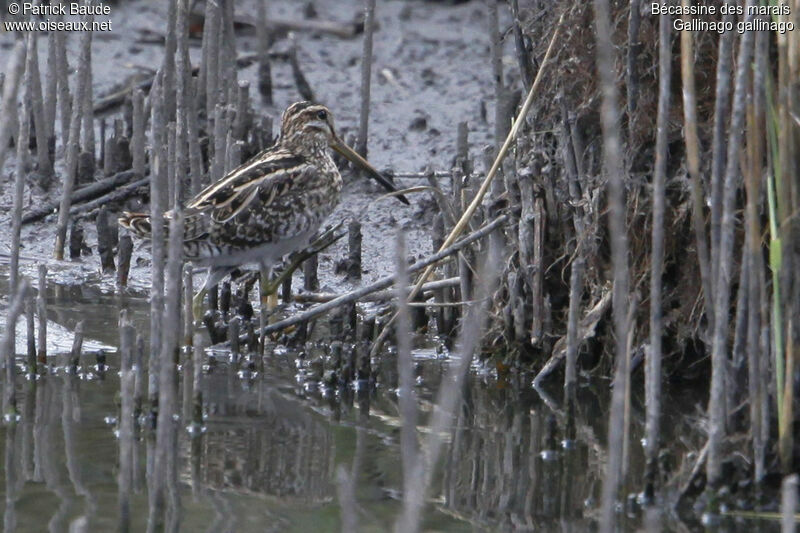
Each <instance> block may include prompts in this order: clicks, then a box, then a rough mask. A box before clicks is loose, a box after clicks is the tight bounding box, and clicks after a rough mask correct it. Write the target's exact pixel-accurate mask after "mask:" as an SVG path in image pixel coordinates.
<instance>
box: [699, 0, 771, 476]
mask: <svg viewBox="0 0 800 533" xmlns="http://www.w3.org/2000/svg"><path fill="white" fill-rule="evenodd" d="M685 1H687V2H688V1H689V0H685ZM755 46H756V48H755V59H754V65H755V67H754V69H753V103H752V108H751V113H750V114H749V120H748V125H747V131H748V140H747V147H748V159H749V162H750V164H749V166H748V171H747V174H746V179H745V188H746V191H747V201H746V206H745V224H746V226H745V228H746V230H745V245H746V246H747V250H748V261H749V266H750V268H749V271H750V272H749V273H750V275H749V276H748V277H747V291H748V292H747V300H748V306H747V376H748V379H747V386H748V397H749V405H750V432H751V438H752V443H753V463H754V465H753V480H754V481H755V482H756V483H760V482H761V480H762V479H763V477H764V474H765V472H764V459H765V456H764V450H765V442H766V439H764V438H763V432H764V430H765V429H768V427H769V423H768V422H765V421H764V420H762V416H761V413H762V411H763V410H766V408H767V403H768V397H767V395H766V394H765V390H764V388H763V387H762V383H763V381H764V378H763V377H762V375H767V374H769V369H768V367H769V365H768V364H766V362H765V361H764V359H763V352H762V351H761V342H760V335H761V314H760V309H761V292H760V288H759V281H760V280H761V279H762V278H761V268H760V265H761V260H762V258H761V250H762V244H761V223H760V221H759V214H758V202H759V191H760V185H761V176H762V174H761V172H762V169H763V163H762V162H763V157H764V137H763V136H762V135H761V134H760V133H759V132H761V131H763V129H764V128H765V127H766V123H765V114H766V111H765V108H766V102H765V100H766V79H765V76H766V71H767V68H768V67H767V46H768V35H767V34H766V33H765V32H758V34H757V35H756V45H755ZM767 379H768V378H767ZM763 426H767V427H766V428H764V427H763Z"/></svg>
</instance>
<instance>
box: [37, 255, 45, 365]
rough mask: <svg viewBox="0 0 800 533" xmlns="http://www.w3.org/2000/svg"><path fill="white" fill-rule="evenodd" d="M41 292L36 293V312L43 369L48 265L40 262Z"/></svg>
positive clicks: (40, 360)
mask: <svg viewBox="0 0 800 533" xmlns="http://www.w3.org/2000/svg"><path fill="white" fill-rule="evenodd" d="M38 271H39V292H38V294H37V295H36V314H37V315H39V335H38V339H37V340H38V344H39V353H38V354H37V360H38V363H39V364H40V365H41V367H42V369H44V367H45V366H46V365H47V265H43V264H41V263H40V264H39V266H38Z"/></svg>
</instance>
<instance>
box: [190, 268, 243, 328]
mask: <svg viewBox="0 0 800 533" xmlns="http://www.w3.org/2000/svg"><path fill="white" fill-rule="evenodd" d="M233 271H234V267H210V268H209V269H208V274H207V275H206V281H205V282H204V283H203V286H202V287H201V288H200V290H199V291H197V294H195V296H194V298H192V314H193V315H194V320H195V322H202V321H203V315H204V312H203V299H204V298H205V297H206V294H207V293H208V289H210V288H212V287H213V286H214V285H216V284H218V283H219V282H220V281H222V279H223V278H224V277H225V276H227V275H228V274H230V273H231V272H233Z"/></svg>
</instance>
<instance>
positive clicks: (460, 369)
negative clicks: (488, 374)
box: [395, 250, 498, 532]
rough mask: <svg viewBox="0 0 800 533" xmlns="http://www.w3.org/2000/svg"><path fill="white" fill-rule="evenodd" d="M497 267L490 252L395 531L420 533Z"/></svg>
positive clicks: (478, 342) (445, 378) (479, 334)
mask: <svg viewBox="0 0 800 533" xmlns="http://www.w3.org/2000/svg"><path fill="white" fill-rule="evenodd" d="M493 252H494V253H493ZM497 264H498V258H497V253H496V252H495V251H494V250H492V251H490V252H489V254H488V257H487V259H486V263H485V264H484V265H483V268H482V269H480V271H479V272H480V273H481V275H480V276H478V280H480V283H478V284H477V287H476V289H475V295H476V302H475V303H473V304H471V305H470V306H469V308H468V309H467V310H466V316H465V317H464V320H463V327H462V328H461V333H460V335H459V339H458V342H457V343H456V345H457V349H456V351H455V352H454V354H453V364H452V365H450V367H449V368H448V370H447V374H446V375H445V377H444V379H443V380H442V385H441V388H440V389H439V393H438V395H437V401H436V407H435V409H434V412H433V416H432V419H431V423H430V432H429V434H428V438H427V441H426V445H425V446H423V447H422V448H423V449H424V452H423V456H422V457H421V458H420V460H419V461H417V462H416V464H415V465H414V468H413V472H412V473H411V474H410V476H411V479H412V482H411V486H410V487H408V488H407V490H405V491H404V498H403V511H402V513H401V515H400V516H399V517H398V519H397V521H396V522H395V531H401V532H415V531H419V527H420V522H421V518H422V508H423V504H424V498H425V494H426V492H427V490H428V488H429V487H430V484H431V480H432V478H433V473H434V470H435V468H436V463H437V461H438V459H439V455H440V454H441V449H442V444H443V440H442V435H443V434H444V433H445V431H446V429H447V427H448V425H449V424H450V421H451V418H452V415H453V413H454V412H455V408H456V406H457V405H458V403H459V402H460V401H461V399H462V394H463V384H464V379H465V377H466V375H467V372H468V371H469V367H470V364H471V363H472V357H473V354H474V352H475V350H476V349H477V348H478V346H479V345H480V339H481V335H482V332H483V326H484V322H485V318H486V314H487V312H488V308H489V302H490V300H491V295H492V294H493V293H494V287H495V285H496V281H497ZM476 281H477V280H476Z"/></svg>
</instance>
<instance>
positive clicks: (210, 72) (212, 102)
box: [200, 2, 221, 179]
mask: <svg viewBox="0 0 800 533" xmlns="http://www.w3.org/2000/svg"><path fill="white" fill-rule="evenodd" d="M219 9H220V8H219V3H218V2H206V14H205V19H204V21H205V22H204V24H203V62H202V64H201V65H202V66H203V67H205V68H203V69H201V74H200V80H201V82H202V81H205V98H206V120H211V118H212V117H214V108H215V107H216V105H217V98H218V94H217V91H218V87H219V52H220V50H219V33H220V18H221V17H220V14H219ZM212 179H213V178H212Z"/></svg>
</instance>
